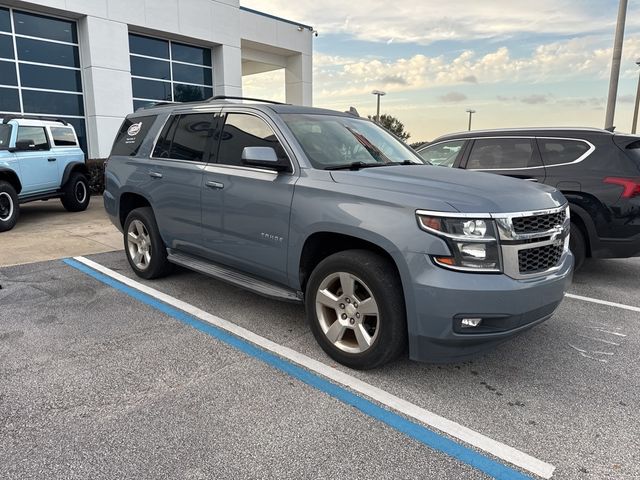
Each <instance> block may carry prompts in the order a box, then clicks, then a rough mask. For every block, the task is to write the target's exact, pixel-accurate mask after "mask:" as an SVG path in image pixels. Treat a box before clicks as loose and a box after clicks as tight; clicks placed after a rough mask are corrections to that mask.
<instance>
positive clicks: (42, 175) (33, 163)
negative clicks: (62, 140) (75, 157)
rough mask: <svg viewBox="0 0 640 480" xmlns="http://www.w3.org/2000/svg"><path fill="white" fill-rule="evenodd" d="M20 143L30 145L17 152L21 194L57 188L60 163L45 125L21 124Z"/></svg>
mask: <svg viewBox="0 0 640 480" xmlns="http://www.w3.org/2000/svg"><path fill="white" fill-rule="evenodd" d="M19 144H23V145H25V146H26V145H27V144H28V145H29V147H28V149H25V150H17V151H16V152H15V157H16V159H17V160H18V164H19V165H20V174H21V178H20V180H21V182H22V192H21V193H20V196H26V195H29V194H33V193H39V192H47V191H50V190H56V189H57V188H58V187H59V181H58V178H59V176H58V163H57V158H56V157H55V155H53V154H52V152H51V144H50V141H49V138H48V136H47V132H46V129H45V127H35V126H27V125H19V126H18V133H17V137H16V145H19Z"/></svg>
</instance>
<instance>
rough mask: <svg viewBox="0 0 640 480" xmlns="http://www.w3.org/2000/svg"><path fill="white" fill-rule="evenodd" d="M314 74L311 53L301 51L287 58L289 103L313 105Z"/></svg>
mask: <svg viewBox="0 0 640 480" xmlns="http://www.w3.org/2000/svg"><path fill="white" fill-rule="evenodd" d="M312 76H313V64H312V61H311V55H305V54H302V53H300V54H296V55H291V56H289V57H287V58H286V66H285V71H284V81H285V95H286V99H287V103H292V104H294V105H304V106H306V107H310V106H312V103H313V98H312V96H313V88H312V80H313V79H312Z"/></svg>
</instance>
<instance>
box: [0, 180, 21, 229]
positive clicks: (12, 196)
mask: <svg viewBox="0 0 640 480" xmlns="http://www.w3.org/2000/svg"><path fill="white" fill-rule="evenodd" d="M18 215H20V206H19V204H18V194H17V193H16V190H15V188H13V186H12V185H11V184H10V183H9V182H5V181H2V180H0V232H6V231H7V230H11V229H12V228H13V227H15V225H16V222H17V221H18Z"/></svg>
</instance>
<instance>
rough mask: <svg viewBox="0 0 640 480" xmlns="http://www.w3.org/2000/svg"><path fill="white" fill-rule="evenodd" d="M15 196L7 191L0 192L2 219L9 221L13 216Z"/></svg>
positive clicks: (0, 216) (0, 217)
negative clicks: (12, 196)
mask: <svg viewBox="0 0 640 480" xmlns="http://www.w3.org/2000/svg"><path fill="white" fill-rule="evenodd" d="M13 209H14V206H13V198H11V195H9V194H8V193H7V192H0V221H2V222H7V221H9V220H10V219H11V217H13Z"/></svg>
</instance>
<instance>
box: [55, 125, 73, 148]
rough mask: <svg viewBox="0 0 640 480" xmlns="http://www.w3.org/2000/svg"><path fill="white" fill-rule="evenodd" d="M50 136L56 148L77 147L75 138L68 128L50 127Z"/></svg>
mask: <svg viewBox="0 0 640 480" xmlns="http://www.w3.org/2000/svg"><path fill="white" fill-rule="evenodd" d="M51 136H52V137H53V144H54V145H55V146H56V147H75V146H76V145H77V142H76V136H75V135H74V134H73V130H71V129H70V128H65V127H51Z"/></svg>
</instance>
